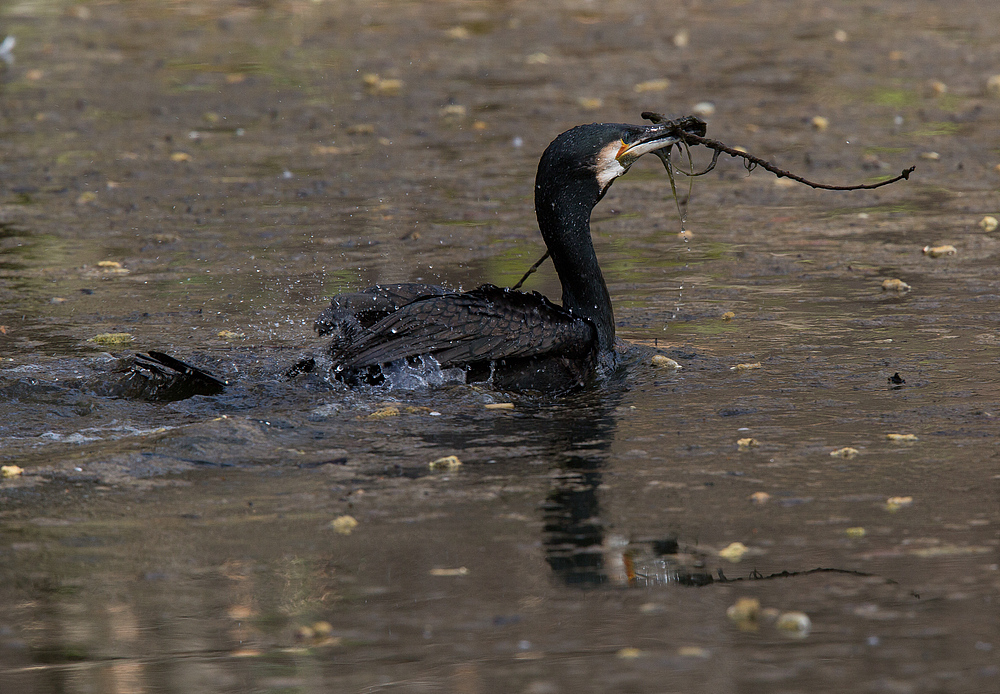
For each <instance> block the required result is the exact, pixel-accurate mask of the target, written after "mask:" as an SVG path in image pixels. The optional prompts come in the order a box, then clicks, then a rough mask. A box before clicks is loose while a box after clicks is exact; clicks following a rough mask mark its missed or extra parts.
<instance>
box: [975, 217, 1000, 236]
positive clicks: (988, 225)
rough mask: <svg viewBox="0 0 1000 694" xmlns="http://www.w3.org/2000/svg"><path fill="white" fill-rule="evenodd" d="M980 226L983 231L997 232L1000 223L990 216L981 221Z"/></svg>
mask: <svg viewBox="0 0 1000 694" xmlns="http://www.w3.org/2000/svg"><path fill="white" fill-rule="evenodd" d="M979 226H981V227H982V228H983V231H987V232H988V231H996V229H997V227H998V226H1000V221H998V220H997V218H996V217H994V216H993V215H989V214H988V215H986V216H985V217H983V218H982V219H980V220H979Z"/></svg>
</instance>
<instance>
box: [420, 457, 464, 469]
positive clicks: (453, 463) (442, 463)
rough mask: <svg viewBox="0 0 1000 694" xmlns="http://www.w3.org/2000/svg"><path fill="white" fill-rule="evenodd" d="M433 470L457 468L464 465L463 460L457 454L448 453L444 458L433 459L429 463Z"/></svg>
mask: <svg viewBox="0 0 1000 694" xmlns="http://www.w3.org/2000/svg"><path fill="white" fill-rule="evenodd" d="M428 466H429V467H430V469H431V470H457V469H458V468H460V467H461V466H462V461H461V460H459V459H458V456H457V455H446V456H445V457H443V458H438V459H437V460H432V461H431V462H430V463H428Z"/></svg>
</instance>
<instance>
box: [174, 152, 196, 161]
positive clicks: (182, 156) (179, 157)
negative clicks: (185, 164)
mask: <svg viewBox="0 0 1000 694" xmlns="http://www.w3.org/2000/svg"><path fill="white" fill-rule="evenodd" d="M170 161H176V162H182V161H191V155H190V154H188V153H187V152H174V153H173V154H171V155H170Z"/></svg>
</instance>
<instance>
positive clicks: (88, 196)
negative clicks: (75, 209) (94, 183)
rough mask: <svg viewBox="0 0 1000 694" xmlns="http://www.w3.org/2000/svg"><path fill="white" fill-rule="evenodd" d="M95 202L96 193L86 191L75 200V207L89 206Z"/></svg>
mask: <svg viewBox="0 0 1000 694" xmlns="http://www.w3.org/2000/svg"><path fill="white" fill-rule="evenodd" d="M96 200H97V193H95V192H94V191H92V190H88V191H86V192H84V193H80V195H79V197H77V199H76V204H77V205H89V204H90V203H92V202H94V201H96Z"/></svg>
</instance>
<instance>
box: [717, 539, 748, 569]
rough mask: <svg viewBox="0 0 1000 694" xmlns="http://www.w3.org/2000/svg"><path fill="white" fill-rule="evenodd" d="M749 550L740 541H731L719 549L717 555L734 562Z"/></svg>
mask: <svg viewBox="0 0 1000 694" xmlns="http://www.w3.org/2000/svg"><path fill="white" fill-rule="evenodd" d="M749 551H750V550H749V549H748V548H747V546H746V545H745V544H743V543H742V542H732V543H730V544H729V546H727V547H725V548H724V549H720V550H719V556H720V557H722V558H723V559H728V560H729V561H731V562H733V563H734V564H735V563H737V562H738V561H739V560H740V559H742V558H743V555H745V554H746V553H747V552H749Z"/></svg>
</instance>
